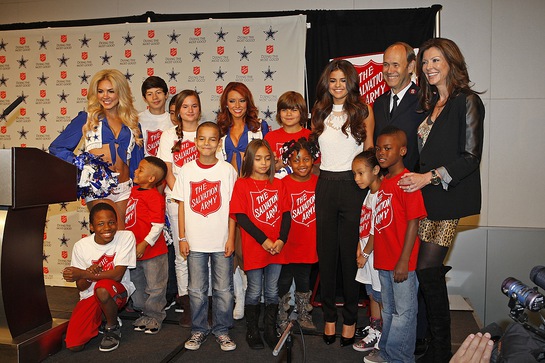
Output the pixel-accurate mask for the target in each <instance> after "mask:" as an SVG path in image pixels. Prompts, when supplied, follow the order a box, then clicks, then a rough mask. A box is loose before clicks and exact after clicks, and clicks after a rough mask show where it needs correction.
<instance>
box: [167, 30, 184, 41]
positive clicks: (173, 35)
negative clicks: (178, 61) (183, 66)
mask: <svg viewBox="0 0 545 363" xmlns="http://www.w3.org/2000/svg"><path fill="white" fill-rule="evenodd" d="M180 35H181V34H176V30H173V31H172V34H168V35H167V36H168V37H169V38H170V41H169V42H168V44H172V42H176V43H178V37H179V36H180Z"/></svg>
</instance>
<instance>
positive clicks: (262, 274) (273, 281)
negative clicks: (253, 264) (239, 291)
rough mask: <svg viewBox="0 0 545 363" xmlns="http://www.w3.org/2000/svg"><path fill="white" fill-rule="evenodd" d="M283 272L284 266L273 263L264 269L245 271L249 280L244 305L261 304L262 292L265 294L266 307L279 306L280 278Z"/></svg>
mask: <svg viewBox="0 0 545 363" xmlns="http://www.w3.org/2000/svg"><path fill="white" fill-rule="evenodd" d="M281 270H282V265H280V264H276V263H273V264H270V265H268V266H265V267H263V268H257V269H255V270H249V271H244V272H246V277H247V278H248V287H247V288H246V299H245V300H244V305H257V304H259V301H260V300H261V291H263V292H264V297H265V305H269V304H278V301H279V298H278V278H279V277H280V271H281Z"/></svg>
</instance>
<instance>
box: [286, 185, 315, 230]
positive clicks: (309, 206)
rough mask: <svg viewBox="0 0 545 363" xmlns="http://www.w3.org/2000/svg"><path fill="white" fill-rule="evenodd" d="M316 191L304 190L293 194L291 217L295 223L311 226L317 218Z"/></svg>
mask: <svg viewBox="0 0 545 363" xmlns="http://www.w3.org/2000/svg"><path fill="white" fill-rule="evenodd" d="M314 199H315V196H314V192H313V191H306V190H303V191H302V192H300V193H293V194H291V205H292V210H291V219H292V220H293V221H294V222H295V223H299V224H302V225H304V226H307V227H308V226H309V224H311V223H312V222H314V221H315V220H316V208H315V206H314Z"/></svg>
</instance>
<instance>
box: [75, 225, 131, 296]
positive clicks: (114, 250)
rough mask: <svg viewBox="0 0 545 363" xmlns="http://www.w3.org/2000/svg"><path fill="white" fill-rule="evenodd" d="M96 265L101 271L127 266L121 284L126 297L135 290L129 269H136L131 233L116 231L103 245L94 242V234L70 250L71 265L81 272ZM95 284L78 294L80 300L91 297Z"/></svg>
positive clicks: (81, 240)
mask: <svg viewBox="0 0 545 363" xmlns="http://www.w3.org/2000/svg"><path fill="white" fill-rule="evenodd" d="M93 264H98V265H99V266H101V267H102V269H103V270H105V271H109V270H113V269H114V268H115V266H127V269H126V270H125V274H123V278H122V279H121V283H122V284H123V286H125V289H126V290H127V292H128V294H129V295H128V296H131V294H132V293H133V292H134V290H136V288H135V287H134V284H133V283H132V281H131V277H130V273H129V268H134V267H136V239H135V238H134V234H133V233H132V232H131V231H117V232H116V234H115V236H114V239H113V240H112V241H111V242H110V243H108V244H105V245H99V244H98V243H96V242H95V234H94V233H93V234H91V235H90V236H87V237H84V238H82V239H80V240H79V241H78V242H76V244H75V245H74V248H73V249H72V262H71V265H72V266H74V267H77V268H80V269H82V270H85V269H86V268H87V267H89V266H91V265H93ZM95 284H96V282H93V283H92V284H91V286H89V288H88V289H87V290H83V291H80V292H79V296H80V300H83V299H86V298H88V297H90V296H92V295H93V293H94V292H93V291H94V289H95Z"/></svg>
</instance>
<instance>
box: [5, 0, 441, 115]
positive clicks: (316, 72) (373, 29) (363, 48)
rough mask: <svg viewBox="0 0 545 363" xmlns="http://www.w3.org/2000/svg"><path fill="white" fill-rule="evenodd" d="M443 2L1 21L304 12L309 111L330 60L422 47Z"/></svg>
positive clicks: (193, 17)
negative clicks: (393, 48)
mask: <svg viewBox="0 0 545 363" xmlns="http://www.w3.org/2000/svg"><path fill="white" fill-rule="evenodd" d="M441 8H442V7H441V5H433V6H431V7H429V8H416V9H384V10H296V11H275V12H248V13H215V14H214V13H207V14H156V13H154V12H147V13H145V14H142V15H136V16H130V17H117V18H107V19H84V20H69V21H56V22H35V23H17V24H5V25H0V31H2V30H19V29H36V28H47V27H55V28H59V27H77V26H91V25H106V24H120V23H142V22H146V21H147V19H148V18H149V19H150V20H151V21H152V22H164V21H183V20H200V19H210V18H213V19H237V18H262V17H275V16H288V15H298V14H304V15H306V16H307V22H308V23H310V29H308V31H307V44H306V56H305V57H306V66H307V80H308V90H309V94H308V95H306V96H307V101H308V104H309V109H310V108H311V106H312V105H313V104H314V99H315V89H316V83H317V80H318V78H319V77H320V74H321V72H322V69H323V68H324V67H325V65H326V64H327V63H328V62H329V59H331V58H337V57H342V56H354V55H360V54H367V53H377V52H382V51H384V49H386V47H388V45H390V44H392V43H394V42H396V41H404V42H406V43H408V44H410V45H411V46H413V47H418V46H420V44H422V43H423V42H424V41H425V40H427V39H429V38H431V37H432V36H433V30H434V27H435V15H436V14H437V12H438V11H439V10H441Z"/></svg>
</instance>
